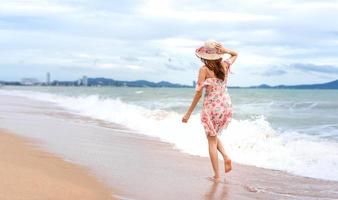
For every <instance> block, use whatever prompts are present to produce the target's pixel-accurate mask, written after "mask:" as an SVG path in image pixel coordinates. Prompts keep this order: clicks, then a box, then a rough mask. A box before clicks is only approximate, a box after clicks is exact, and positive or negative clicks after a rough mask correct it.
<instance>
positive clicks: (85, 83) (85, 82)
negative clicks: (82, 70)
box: [82, 76, 88, 86]
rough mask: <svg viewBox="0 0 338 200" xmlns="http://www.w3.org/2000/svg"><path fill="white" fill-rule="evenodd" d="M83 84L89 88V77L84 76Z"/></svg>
mask: <svg viewBox="0 0 338 200" xmlns="http://www.w3.org/2000/svg"><path fill="white" fill-rule="evenodd" d="M82 84H83V85H84V86H88V77H87V76H83V77H82Z"/></svg>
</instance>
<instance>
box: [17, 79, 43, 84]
mask: <svg viewBox="0 0 338 200" xmlns="http://www.w3.org/2000/svg"><path fill="white" fill-rule="evenodd" d="M38 83H39V81H38V79H36V78H23V79H21V84H22V85H37V84H38Z"/></svg>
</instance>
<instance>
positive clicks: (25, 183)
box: [0, 130, 113, 200]
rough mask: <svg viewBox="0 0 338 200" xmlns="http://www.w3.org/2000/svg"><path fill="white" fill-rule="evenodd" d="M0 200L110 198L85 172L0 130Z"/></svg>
mask: <svg viewBox="0 0 338 200" xmlns="http://www.w3.org/2000/svg"><path fill="white" fill-rule="evenodd" d="M0 153H1V156H0V177H1V179H0V199H3V200H6V199H8V200H15V199H34V200H35V199H88V200H90V199H97V200H101V199H107V200H108V199H113V198H112V197H111V196H112V191H111V189H110V188H109V187H107V186H105V185H104V184H103V183H100V182H99V181H98V180H96V178H95V177H94V176H93V175H90V174H89V172H88V170H86V169H84V168H83V167H80V166H77V165H74V164H72V163H69V162H66V161H64V160H63V159H61V158H59V157H57V156H55V155H53V154H51V153H48V152H45V151H42V150H40V149H36V148H34V142H33V141H31V140H29V139H26V138H19V137H18V136H15V135H14V134H13V133H9V132H7V131H5V130H0Z"/></svg>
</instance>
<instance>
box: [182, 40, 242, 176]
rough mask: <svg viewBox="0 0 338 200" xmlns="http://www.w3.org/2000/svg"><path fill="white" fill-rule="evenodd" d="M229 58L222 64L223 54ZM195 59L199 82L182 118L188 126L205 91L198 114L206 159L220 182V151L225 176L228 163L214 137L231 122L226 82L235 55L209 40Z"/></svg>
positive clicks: (230, 107)
mask: <svg viewBox="0 0 338 200" xmlns="http://www.w3.org/2000/svg"><path fill="white" fill-rule="evenodd" d="M226 53H228V54H230V55H231V56H230V57H229V58H228V59H225V60H223V59H222V57H223V55H224V54H226ZM196 56H197V57H199V58H200V59H201V61H202V62H203V66H202V67H201V68H200V69H199V74H198V81H197V84H196V88H195V91H196V93H195V96H194V99H193V101H192V103H191V105H190V107H189V109H188V111H187V112H186V114H185V115H184V116H183V118H182V122H183V123H187V122H188V120H189V117H190V115H191V113H192V112H193V110H194V109H195V107H196V105H197V103H198V101H199V100H200V98H201V96H202V90H203V88H205V95H204V101H203V107H202V110H201V113H200V117H201V123H202V124H203V127H204V130H205V134H206V136H207V139H208V144H209V155H210V160H211V164H212V168H213V171H214V176H213V178H212V179H213V180H215V181H219V180H220V177H221V176H220V173H219V170H218V153H217V151H219V152H220V153H221V154H222V156H223V160H224V169H225V173H227V172H229V171H230V170H231V169H232V164H231V159H230V158H229V156H228V155H227V154H226V152H225V150H224V147H223V144H222V142H221V141H220V139H219V138H218V137H217V136H220V135H221V133H222V130H223V129H224V128H226V127H227V126H228V124H229V122H230V120H231V118H232V105H231V99H230V96H229V94H228V91H227V79H228V74H229V72H230V66H231V65H232V64H233V63H234V62H235V61H236V59H237V56H238V54H237V52H235V51H233V50H230V49H226V48H224V47H223V45H221V44H220V43H219V42H216V41H213V40H209V41H206V42H205V44H204V46H202V47H200V48H198V49H196Z"/></svg>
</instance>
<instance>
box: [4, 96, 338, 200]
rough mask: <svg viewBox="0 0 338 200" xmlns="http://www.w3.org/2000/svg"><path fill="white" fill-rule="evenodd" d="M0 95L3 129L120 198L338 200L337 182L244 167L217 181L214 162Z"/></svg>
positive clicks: (50, 107)
mask: <svg viewBox="0 0 338 200" xmlns="http://www.w3.org/2000/svg"><path fill="white" fill-rule="evenodd" d="M0 97H1V98H0V119H1V120H0V128H6V129H8V130H10V131H11V132H13V133H15V134H18V135H20V136H21V135H22V136H25V137H30V138H36V139H38V140H40V141H41V144H42V147H43V148H44V149H46V150H47V151H48V152H53V153H55V154H56V155H61V156H62V157H63V158H64V159H65V160H71V161H72V162H74V163H77V164H79V165H81V166H84V167H85V168H87V169H90V170H92V171H93V172H95V176H96V177H97V178H98V179H100V180H103V181H104V182H105V183H106V184H107V185H109V186H110V187H111V188H114V190H115V192H114V195H115V196H116V197H119V198H120V197H121V198H122V197H126V198H127V199H164V200H165V199H179V198H182V196H184V197H185V198H186V199H208V200H209V199H210V200H211V199H229V200H231V199H236V200H242V199H244V200H246V199H270V200H274V199H276V200H277V199H293V200H294V199H307V200H312V199H338V189H336V188H338V182H334V181H326V180H320V179H313V178H306V177H301V176H296V175H292V174H289V173H286V172H282V171H277V170H269V169H263V168H258V167H254V166H246V165H242V164H237V163H234V165H233V170H232V171H231V172H230V173H229V174H226V176H225V177H224V174H223V175H222V177H223V178H222V180H223V181H222V183H213V182H211V181H209V180H208V179H207V177H208V176H211V175H212V170H211V165H210V161H209V158H205V157H200V156H193V155H189V154H186V153H182V152H180V151H178V150H176V149H174V148H173V145H171V144H168V143H165V142H162V141H160V140H158V139H157V138H154V137H148V136H144V135H140V134H137V133H135V132H133V131H131V130H129V129H126V128H125V127H122V126H120V125H117V124H112V123H108V122H105V121H100V120H95V119H92V118H88V117H83V116H79V115H76V114H74V113H70V112H67V111H66V110H63V109H62V108H59V107H57V106H55V105H53V104H51V103H46V102H42V101H36V100H31V99H27V98H21V97H14V96H0ZM8 111H10V112H8ZM202 148H204V147H202ZM205 148H206V147H205ZM222 169H223V166H222V161H220V170H222Z"/></svg>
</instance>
